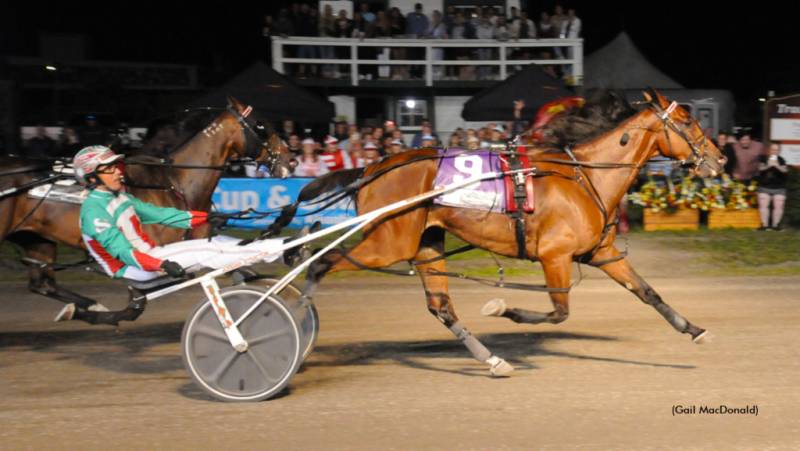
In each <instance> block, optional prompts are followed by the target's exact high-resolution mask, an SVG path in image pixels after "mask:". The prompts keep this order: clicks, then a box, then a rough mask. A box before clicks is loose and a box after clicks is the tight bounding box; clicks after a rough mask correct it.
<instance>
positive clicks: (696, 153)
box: [650, 99, 708, 169]
mask: <svg viewBox="0 0 800 451" xmlns="http://www.w3.org/2000/svg"><path fill="white" fill-rule="evenodd" d="M650 107H651V108H653V110H654V111H655V113H656V116H657V117H658V118H659V119H660V120H661V122H662V123H663V124H664V137H665V139H666V141H667V147H668V148H669V156H674V155H675V154H674V152H673V150H672V140H671V139H670V137H669V131H670V130H672V131H673V132H674V133H675V134H676V135H678V136H680V137H681V139H683V140H684V141H686V144H688V145H689V148H690V149H691V150H692V158H691V159H689V160H687V159H683V160H679V162H680V164H681V165H691V166H692V167H693V168H694V169H698V168H699V167H700V166H702V165H704V164H708V163H707V161H706V158H707V156H708V138H706V135H705V134H703V135H702V136H701V137H700V138H697V139H694V140H693V139H692V138H691V137H690V136H689V134H688V133H687V127H684V126H681V125H678V124H677V123H676V122H675V120H673V119H672V116H670V115H671V114H672V112H673V111H675V109H677V108H678V102H675V101H673V102H672V103H671V104H670V105H669V106H668V107H667V108H666V109H664V108H662V107H661V105H659V104H658V101H657V100H655V99H654V100H653V101H652V102H650Z"/></svg>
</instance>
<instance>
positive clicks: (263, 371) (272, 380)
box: [247, 352, 279, 383]
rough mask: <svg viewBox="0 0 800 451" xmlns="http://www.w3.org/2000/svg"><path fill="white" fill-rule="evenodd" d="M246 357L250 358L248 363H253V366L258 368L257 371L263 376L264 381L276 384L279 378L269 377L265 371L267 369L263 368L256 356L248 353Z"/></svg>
mask: <svg viewBox="0 0 800 451" xmlns="http://www.w3.org/2000/svg"><path fill="white" fill-rule="evenodd" d="M247 356H248V357H250V361H252V362H253V365H255V366H256V368H258V371H259V372H260V373H261V375H262V376H264V379H266V380H267V381H269V382H270V383H275V382H278V379H279V378H273V377H272V376H270V374H269V371H267V369H266V368H264V365H262V364H261V362H260V361H259V360H258V359H257V358H256V356H254V355H253V353H252V352H248V353H247Z"/></svg>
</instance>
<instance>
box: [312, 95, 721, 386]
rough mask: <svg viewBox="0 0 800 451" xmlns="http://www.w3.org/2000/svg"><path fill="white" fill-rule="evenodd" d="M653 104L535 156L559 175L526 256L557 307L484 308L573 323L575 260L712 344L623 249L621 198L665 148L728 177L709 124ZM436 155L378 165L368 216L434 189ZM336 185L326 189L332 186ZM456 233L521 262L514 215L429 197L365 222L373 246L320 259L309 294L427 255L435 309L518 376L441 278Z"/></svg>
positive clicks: (426, 281)
mask: <svg viewBox="0 0 800 451" xmlns="http://www.w3.org/2000/svg"><path fill="white" fill-rule="evenodd" d="M645 99H646V101H647V103H646V105H647V107H646V108H643V109H642V110H641V111H639V112H635V114H633V115H632V116H630V117H628V118H626V119H625V120H624V121H622V122H621V123H618V124H616V126H615V128H613V130H609V131H605V132H603V133H602V134H600V135H599V136H596V137H595V138H594V139H590V140H588V141H587V142H584V143H582V144H579V145H577V146H576V147H575V148H574V149H573V150H572V152H573V153H574V158H573V157H571V156H570V155H569V151H563V150H559V151H557V152H555V153H554V152H552V151H550V152H548V151H544V150H537V149H534V150H531V151H529V155H528V156H529V158H530V159H531V161H532V163H533V164H534V165H535V166H536V168H537V170H538V172H539V173H541V174H545V173H549V174H550V175H549V176H543V177H540V178H537V179H536V182H535V199H536V205H535V212H534V213H532V214H527V215H525V218H524V220H525V230H526V235H525V242H524V246H525V248H524V251H525V254H526V257H527V258H529V259H531V260H538V261H539V262H541V264H542V267H543V268H544V273H545V279H546V284H547V287H548V291H549V295H550V299H551V301H552V303H553V306H554V309H553V311H551V312H535V311H529V310H523V309H517V308H506V307H505V305H504V303H503V302H502V301H490V303H489V304H487V305H486V306H485V307H484V309H483V313H484V314H486V315H492V316H504V317H506V318H509V319H511V320H512V321H515V322H519V323H530V324H536V323H543V322H548V323H560V322H562V321H564V320H566V319H567V317H568V316H569V295H568V291H569V287H570V284H571V281H570V278H571V265H572V263H573V262H574V261H576V260H577V261H580V262H584V263H588V264H594V265H596V266H599V267H600V268H601V269H602V270H603V271H605V272H606V274H608V275H609V276H610V277H611V278H612V279H614V280H616V281H617V282H618V283H619V284H621V285H622V286H624V287H625V288H627V289H628V290H630V291H631V292H632V293H634V294H635V295H636V296H638V297H639V299H641V300H642V301H643V302H645V303H646V304H648V305H650V306H652V307H654V308H655V309H656V310H657V311H658V312H659V313H660V314H661V315H662V316H664V318H665V319H666V320H667V321H668V322H669V323H670V324H671V325H672V326H673V327H674V328H675V329H676V330H678V331H679V332H681V333H687V334H689V335H690V336H691V337H692V339H693V340H694V341H695V342H696V343H700V342H701V341H702V340H703V338H704V334H705V330H704V329H701V328H699V327H697V326H695V325H693V324H691V323H690V322H689V321H687V320H686V319H685V318H684V317H682V316H681V315H679V314H678V313H677V312H675V311H674V310H673V309H672V308H671V307H669V306H668V305H667V304H665V303H664V302H663V301H662V300H661V297H660V296H659V295H658V294H657V293H656V292H655V290H653V288H651V287H650V285H648V284H647V282H645V281H644V280H643V279H642V278H641V277H640V276H639V275H637V274H636V272H635V271H634V270H633V269H632V268H631V266H630V265H629V264H628V262H627V261H626V260H625V259H624V256H622V255H621V254H620V252H619V251H618V250H617V249H616V247H614V240H615V237H616V230H615V228H614V227H613V225H614V221H613V218H614V215H615V214H616V208H617V205H619V203H620V199H621V198H622V196H623V195H624V194H625V192H626V190H627V189H628V188H629V187H630V185H631V184H632V183H633V181H634V180H635V178H636V175H637V173H638V172H639V169H640V168H641V167H642V166H643V165H644V163H645V162H646V161H647V160H649V159H650V158H651V157H653V156H655V155H656V154H661V155H663V156H666V157H669V158H672V159H675V160H679V161H681V162H683V163H684V164H689V165H692V166H693V167H694V170H695V172H696V173H697V174H698V175H700V176H709V175H715V174H717V173H718V172H720V171H721V167H722V166H721V165H722V163H723V162H724V158H723V157H722V156H721V154H720V152H719V149H717V147H715V146H714V144H713V143H711V142H710V141H708V140H706V139H705V136H704V135H703V131H702V129H701V128H700V127H699V125H698V124H697V122H696V121H695V120H694V119H693V118H692V117H691V116H690V115H689V113H687V112H686V111H685V110H684V109H683V108H681V107H679V106H677V104H670V103H668V102H667V100H666V99H664V97H662V96H661V95H660V94H658V93H656V92H655V91H652V90H651V91H649V92H647V93H645ZM437 155H438V154H437V151H436V150H432V149H423V150H414V151H409V152H406V153H403V154H399V155H395V156H392V157H390V158H388V159H386V160H384V161H382V162H380V163H378V164H375V165H372V166H370V167H368V168H367V169H366V170H365V171H364V173H363V178H362V180H364V179H367V178H369V177H370V176H371V175H372V174H382V175H380V176H378V177H377V178H375V179H374V180H372V181H370V182H369V183H362V184H361V185H359V186H361V187H360V189H359V191H358V194H357V208H358V211H359V213H364V212H368V211H371V210H375V209H377V208H379V207H381V206H384V205H387V204H389V203H391V202H395V201H398V200H402V199H406V198H410V197H412V196H414V195H417V194H420V193H422V192H425V191H428V190H430V189H432V188H433V182H434V178H435V176H436V172H437V167H438V159H437ZM361 175H362V174H361V173H359V172H358V171H352V170H351V171H350V172H347V173H343V174H337V173H331V174H329V175H327V176H324V177H323V178H321V179H319V180H318V182H317V183H314V184H312V185H313V186H314V187H315V189H317V188H320V189H321V190H324V189H329V187H330V185H331V184H334V185H335V184H339V185H342V184H346V183H348V182H349V181H350V180H357V179H358V177H359V176H361ZM312 185H309V186H310V187H311V186H312ZM326 185H327V188H321V187H324V186H326ZM362 185H363V186H362ZM309 189H311V188H309ZM304 194H305V193H303V194H301V196H303V195H304ZM309 194H310V195H311V196H313V195H317V194H319V193H318V192H316V193H309ZM306 198H308V197H306ZM445 231H448V232H450V233H452V234H453V235H455V236H457V237H459V238H461V239H462V240H464V241H466V242H468V243H471V244H473V245H475V246H476V247H480V248H483V249H487V250H489V251H491V252H494V253H496V254H500V255H504V256H508V257H518V246H517V240H516V234H515V223H514V221H513V220H512V219H511V218H510V217H509V216H507V215H505V214H499V213H487V212H485V211H478V210H471V209H462V208H452V207H445V206H439V205H433V204H432V203H426V204H421V205H418V206H416V207H414V208H410V209H408V210H405V211H402V212H399V213H396V214H393V215H391V216H388V217H386V218H383V220H382V221H381V222H379V223H376V224H375V225H373V226H371V227H370V228H368V229H365V233H364V239H363V241H361V242H360V243H359V244H358V245H356V246H355V247H353V248H352V249H349V250H347V251H344V252H335V251H332V252H329V253H328V254H326V255H325V256H323V257H322V258H320V260H318V261H317V262H315V264H314V265H312V267H311V268H310V269H309V271H308V275H307V285H306V294H307V296H311V295H313V291H314V289H315V288H316V286H317V283H318V282H319V280H320V279H321V278H322V276H323V275H324V274H326V273H330V272H336V271H344V270H354V269H361V268H363V267H369V268H381V267H386V266H389V265H392V264H394V263H396V262H399V261H404V260H405V261H411V262H412V263H413V262H422V263H418V264H416V267H417V269H418V272H419V274H420V276H421V278H422V283H423V286H424V289H425V295H426V297H427V302H428V310H430V312H431V313H432V314H433V315H434V316H436V318H437V319H439V320H440V321H441V322H442V323H443V324H444V325H445V326H447V327H448V328H449V329H450V330H451V331H452V332H453V333H454V334H455V335H456V336H457V337H458V338H459V339H460V340H461V341H462V342H463V343H464V345H465V346H466V347H467V348H468V349H469V350H470V351H471V352H472V354H473V356H474V357H475V358H476V359H478V360H479V361H481V362H485V363H487V364H489V366H490V370H491V372H492V374H493V375H502V374H507V373H509V372H510V371H512V370H513V368H512V367H511V366H510V365H509V364H508V363H506V362H505V361H504V360H503V359H500V358H499V357H497V356H494V355H493V354H492V353H491V352H489V350H487V349H486V348H485V347H484V346H483V345H482V344H481V343H480V342H479V341H478V340H477V339H476V338H475V337H474V336H472V335H471V334H470V333H469V332H468V331H467V330H466V329H465V328H464V327H463V326H462V325H461V324H460V323H459V320H458V316H456V313H455V310H454V308H453V303H452V301H451V299H450V295H449V294H448V281H447V278H446V277H443V276H442V275H440V274H437V273H441V272H444V271H445V261H444V259H439V260H436V261H431V260H432V259H436V258H437V257H442V256H443V252H444V235H445Z"/></svg>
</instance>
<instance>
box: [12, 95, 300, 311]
mask: <svg viewBox="0 0 800 451" xmlns="http://www.w3.org/2000/svg"><path fill="white" fill-rule="evenodd" d="M219 110H221V111H222V112H221V113H217V112H216V111H217V110H209V111H211V113H212V114H214V115H215V116H216V117H214V119H213V120H212V121H211V122H210V123H206V124H208V125H207V126H205V127H204V128H203V129H202V130H201V131H200V132H198V133H196V134H194V135H193V136H191V137H190V138H189V139H188V140H187V141H186V142H185V143H184V144H182V145H181V146H179V147H178V148H177V149H175V150H174V151H172V152H171V153H170V155H169V160H168V161H167V162H164V161H163V160H157V159H147V158H141V159H137V158H136V157H133V158H126V162H127V164H126V170H125V174H126V175H125V178H126V184H127V185H128V190H129V191H130V192H131V193H132V194H133V195H134V196H136V197H137V198H139V199H141V200H143V201H146V202H150V203H153V204H155V205H158V206H164V207H175V208H179V209H182V210H202V211H208V210H209V209H210V208H211V196H212V194H213V192H214V189H215V188H216V186H217V182H218V181H219V179H220V177H221V176H222V172H223V170H224V169H225V168H226V163H227V162H228V161H229V160H230V159H232V158H244V157H250V158H255V159H259V160H261V159H265V160H266V161H265V162H266V163H267V164H268V165H270V166H271V167H272V168H274V169H273V170H274V171H275V173H277V175H280V176H282V177H286V176H288V175H289V173H290V169H289V161H288V158H289V153H288V152H287V151H286V150H285V149H283V150H281V149H280V147H281V146H282V144H281V142H280V139H279V138H278V137H277V135H275V134H274V133H273V134H270V135H267V132H266V130H265V129H263V128H262V127H261V126H260V125H259V124H256V123H255V122H254V121H253V120H252V119H248V116H250V113H251V112H252V108H251V107H248V106H245V105H243V104H242V103H241V102H239V101H238V100H236V99H234V98H231V97H229V98H228V106H227V108H224V109H219ZM205 113H206V114H207V112H205ZM0 168H2V169H1V170H0V184H1V185H0V188H3V189H6V188H9V187H18V186H23V185H25V184H26V183H30V182H31V181H34V180H36V179H38V178H42V177H44V176H45V175H44V174H46V173H47V171H48V170H49V167H47V166H42V164H41V163H38V164H37V163H32V162H29V161H25V160H19V159H14V158H2V159H0ZM4 174H8V175H4ZM79 215H80V205H78V204H73V203H65V202H58V201H53V200H50V199H44V200H42V199H36V198H31V197H29V196H27V195H26V192H25V191H22V192H20V193H19V194H17V195H14V196H9V197H6V198H5V199H2V200H0V241H2V240H3V239H5V240H8V241H10V242H12V243H15V244H17V245H19V246H20V247H21V248H22V252H23V255H24V260H25V261H26V262H27V263H29V283H28V288H29V289H30V290H31V291H33V292H34V293H38V294H41V295H44V296H47V297H50V298H53V299H57V300H59V301H62V302H65V303H75V304H76V305H77V306H78V307H80V308H82V309H84V310H86V309H90V308H92V306H95V305H96V304H97V302H96V301H94V300H93V299H90V298H87V297H84V296H82V295H80V294H78V293H75V292H72V291H70V290H67V289H65V288H63V287H61V286H59V285H58V284H57V283H56V279H55V269H56V268H55V266H54V265H55V261H56V256H57V254H56V249H57V246H56V243H63V244H66V245H68V246H71V247H74V248H79V249H85V247H84V244H83V240H82V238H81V232H80V228H79V224H78V218H79ZM145 227H146V228H147V233H148V234H149V235H150V236H151V237H152V238H153V239H154V240H155V241H156V243H158V244H166V243H171V242H175V241H179V240H181V239H183V238H185V237H186V238H189V237H191V238H201V237H205V236H207V234H208V233H209V230H208V227H207V226H205V227H201V228H198V229H195V230H191V231H189V233H187V231H185V230H182V229H175V228H170V227H164V226H159V225H148V226H145ZM94 309H95V310H97V308H96V307H95V308H94ZM101 310H102V309H101Z"/></svg>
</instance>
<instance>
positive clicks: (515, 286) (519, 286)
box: [340, 252, 572, 293]
mask: <svg viewBox="0 0 800 451" xmlns="http://www.w3.org/2000/svg"><path fill="white" fill-rule="evenodd" d="M340 255H341V256H342V258H344V259H345V260H347V261H348V262H350V263H351V264H353V266H355V267H357V268H358V269H361V270H367V271H373V272H378V273H382V274H391V275H395V276H414V275H416V274H417V271H415V270H414V269H409V270H407V271H400V270H394V269H385V268H370V267H369V266H366V265H364V264H362V263H361V262H359V261H357V260H355V259H354V258H353V257H350V256H349V255H347V254H346V253H344V252H342V253H341V254H340ZM420 274H427V275H431V276H441V277H455V278H458V279H462V280H469V281H470V282H477V283H480V284H482V285H487V286H492V287H495V288H510V289H512V290H524V291H541V292H545V293H569V291H570V289H571V288H572V286H570V287H567V288H550V287H548V286H547V285H535V284H527V283H517V282H505V281H504V280H502V279H501V280H491V279H485V278H482V277H472V276H468V275H466V274H464V273H457V272H450V271H436V270H427V271H424V272H421V273H420Z"/></svg>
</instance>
